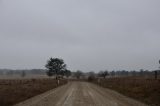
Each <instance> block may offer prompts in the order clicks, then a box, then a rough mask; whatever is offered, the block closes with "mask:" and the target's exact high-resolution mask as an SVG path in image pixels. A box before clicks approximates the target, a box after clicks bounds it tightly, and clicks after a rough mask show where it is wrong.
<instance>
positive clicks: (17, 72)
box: [0, 69, 46, 75]
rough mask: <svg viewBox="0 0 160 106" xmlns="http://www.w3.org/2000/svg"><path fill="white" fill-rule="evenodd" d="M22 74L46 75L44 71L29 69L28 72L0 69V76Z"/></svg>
mask: <svg viewBox="0 0 160 106" xmlns="http://www.w3.org/2000/svg"><path fill="white" fill-rule="evenodd" d="M22 74H39V75H43V74H46V70H44V69H30V70H27V69H26V70H25V69H24V70H11V69H0V75H22Z"/></svg>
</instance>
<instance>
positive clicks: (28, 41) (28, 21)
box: [0, 0, 160, 71]
mask: <svg viewBox="0 0 160 106" xmlns="http://www.w3.org/2000/svg"><path fill="white" fill-rule="evenodd" d="M49 57H58V58H62V59H64V61H65V63H66V64H67V65H68V68H69V69H72V70H77V69H79V70H84V71H92V70H93V71H99V70H104V69H108V70H118V69H126V70H134V69H135V70H139V69H141V68H143V69H149V70H152V69H157V68H158V66H159V64H158V60H159V59H160V0H0V68H11V69H26V68H27V69H31V68H45V67H44V65H45V63H46V61H47V59H48V58H49Z"/></svg>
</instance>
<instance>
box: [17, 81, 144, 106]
mask: <svg viewBox="0 0 160 106" xmlns="http://www.w3.org/2000/svg"><path fill="white" fill-rule="evenodd" d="M15 106H147V105H145V104H143V103H140V102H138V101H136V100H133V99H130V98H128V97H126V96H123V95H121V94H119V93H117V92H115V91H112V90H109V89H106V88H102V87H99V86H97V85H94V84H91V83H87V82H69V83H68V84H66V85H63V86H61V87H59V88H56V89H53V90H51V91H48V92H46V93H44V94H41V95H38V96H36V97H33V98H31V99H28V100H26V101H24V102H22V103H19V104H17V105H15Z"/></svg>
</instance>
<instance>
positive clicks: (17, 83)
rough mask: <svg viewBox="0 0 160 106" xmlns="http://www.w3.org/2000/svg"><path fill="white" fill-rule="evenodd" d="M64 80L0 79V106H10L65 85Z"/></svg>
mask: <svg viewBox="0 0 160 106" xmlns="http://www.w3.org/2000/svg"><path fill="white" fill-rule="evenodd" d="M66 83H67V81H66V80H60V84H59V85H57V81H56V80H55V79H51V78H40V79H8V80H7V79H0V106H12V105H14V104H16V103H19V102H21V101H24V100H26V99H28V98H31V97H33V96H35V95H38V94H40V93H43V92H45V91H48V90H51V89H53V88H56V87H58V86H60V85H63V84H66Z"/></svg>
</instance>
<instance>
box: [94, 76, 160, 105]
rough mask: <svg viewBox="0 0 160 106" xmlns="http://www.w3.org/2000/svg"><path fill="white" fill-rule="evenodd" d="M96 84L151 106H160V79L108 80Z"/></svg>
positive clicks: (130, 78)
mask: <svg viewBox="0 0 160 106" xmlns="http://www.w3.org/2000/svg"><path fill="white" fill-rule="evenodd" d="M94 83H96V84H99V85H100V86H103V87H106V88H110V89H113V90H116V91H118V92H120V93H122V94H124V95H126V96H129V97H132V98H135V99H137V100H139V101H142V102H144V103H147V104H149V105H150V106H160V79H157V80H155V79H144V78H133V77H128V78H107V79H100V81H98V80H95V81H94Z"/></svg>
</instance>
